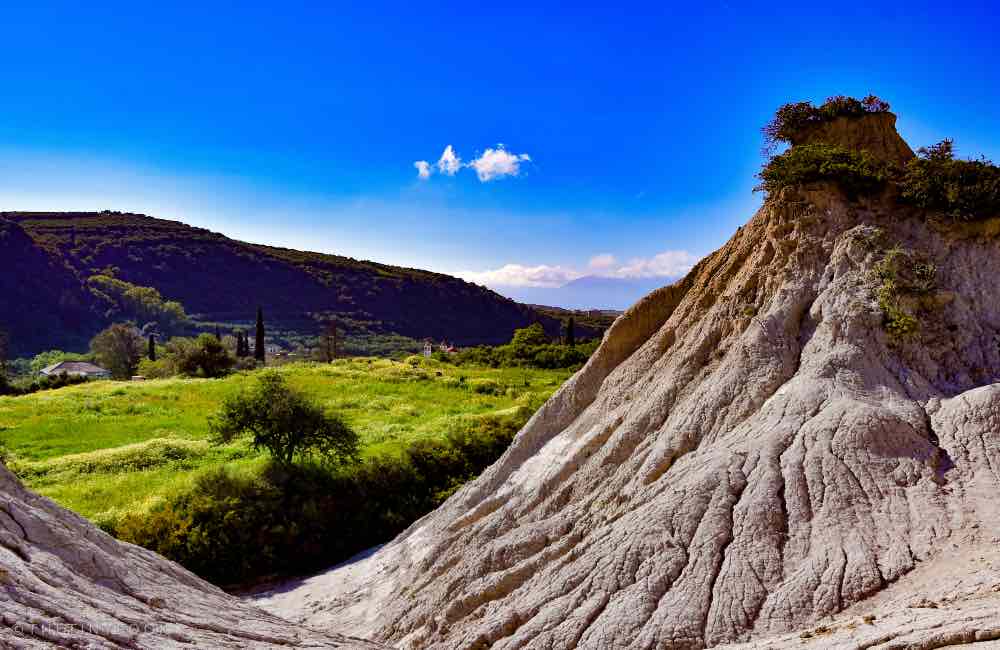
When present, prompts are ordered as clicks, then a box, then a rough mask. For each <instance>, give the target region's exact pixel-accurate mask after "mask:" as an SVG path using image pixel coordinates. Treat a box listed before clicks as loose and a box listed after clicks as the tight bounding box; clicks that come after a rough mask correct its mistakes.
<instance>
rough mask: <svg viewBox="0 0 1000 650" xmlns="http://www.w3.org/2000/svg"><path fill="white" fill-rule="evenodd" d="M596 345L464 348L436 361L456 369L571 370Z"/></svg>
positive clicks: (585, 358) (584, 360) (595, 343)
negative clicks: (459, 367)
mask: <svg viewBox="0 0 1000 650" xmlns="http://www.w3.org/2000/svg"><path fill="white" fill-rule="evenodd" d="M599 343H600V342H599V341H588V342H586V343H578V344H576V345H572V346H570V345H559V344H556V343H545V344H543V345H514V344H512V343H508V344H507V345H497V346H487V345H481V346H478V347H474V348H465V349H464V350H460V351H459V352H458V353H456V354H453V355H449V356H442V357H440V358H441V360H443V361H450V362H452V363H456V364H459V365H463V364H472V365H484V366H489V367H491V368H510V367H516V366H523V367H529V368H545V369H550V370H551V369H555V368H574V367H576V366H581V365H583V364H584V363H586V362H587V359H589V358H590V355H591V354H593V353H594V350H596V349H597V346H598V345H599Z"/></svg>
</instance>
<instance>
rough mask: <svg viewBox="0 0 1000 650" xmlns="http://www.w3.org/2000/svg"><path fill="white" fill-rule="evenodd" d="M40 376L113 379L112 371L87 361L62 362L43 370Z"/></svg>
mask: <svg viewBox="0 0 1000 650" xmlns="http://www.w3.org/2000/svg"><path fill="white" fill-rule="evenodd" d="M39 374H41V375H43V376H45V377H58V376H59V375H67V376H69V377H86V378H88V379H109V378H110V377H111V371H110V370H105V369H104V368H102V367H100V366H95V365H94V364H92V363H88V362H87V361H60V362H59V363H54V364H52V365H51V366H47V367H45V368H42V370H41V372H40V373H39Z"/></svg>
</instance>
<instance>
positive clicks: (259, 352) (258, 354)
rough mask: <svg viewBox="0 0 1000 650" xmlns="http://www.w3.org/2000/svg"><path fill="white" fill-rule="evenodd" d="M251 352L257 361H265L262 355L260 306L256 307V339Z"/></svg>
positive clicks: (262, 338) (262, 323)
mask: <svg viewBox="0 0 1000 650" xmlns="http://www.w3.org/2000/svg"><path fill="white" fill-rule="evenodd" d="M253 352H254V357H255V358H256V359H257V361H259V362H260V363H265V362H266V360H267V358H266V357H265V356H264V310H263V309H262V308H261V307H258V308H257V340H256V341H255V346H254V349H253Z"/></svg>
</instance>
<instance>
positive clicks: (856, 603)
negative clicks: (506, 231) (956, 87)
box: [259, 116, 1000, 649]
mask: <svg viewBox="0 0 1000 650" xmlns="http://www.w3.org/2000/svg"><path fill="white" fill-rule="evenodd" d="M889 117H890V118H891V120H890V119H888V118H887V117H885V116H867V117H864V118H859V119H861V120H862V121H863V123H861V124H860V125H859V124H855V125H850V126H844V127H831V129H832V131H831V132H832V133H835V135H830V136H827V137H829V138H831V140H830V141H831V143H833V144H837V145H840V146H844V147H849V148H852V149H858V148H860V147H861V146H862V145H863V146H864V148H866V149H867V150H868V151H869V153H872V154H873V155H876V156H878V157H881V158H883V159H885V160H898V159H899V158H900V157H904V158H905V156H906V154H907V152H909V156H912V151H911V150H910V149H909V147H908V146H907V145H906V143H905V142H903V141H902V139H901V138H899V136H898V134H896V132H895V130H894V129H893V128H892V124H893V123H894V121H895V117H894V116H889ZM994 225H995V224H994ZM992 228H993V227H992V226H990V225H989V224H984V225H983V226H982V227H965V228H949V227H948V226H940V225H935V223H934V222H933V221H928V220H927V219H925V218H923V217H922V215H918V214H916V213H914V212H912V211H910V210H907V209H904V208H902V207H900V206H899V205H898V203H897V202H896V201H895V200H894V198H893V196H892V195H891V192H887V193H886V194H885V195H883V196H880V197H877V198H874V199H870V200H865V201H861V202H852V201H849V200H848V199H847V198H846V197H845V196H844V195H843V194H842V193H840V192H839V191H838V190H837V188H836V187H835V186H833V185H831V184H826V183H824V184H817V185H814V186H806V187H800V188H786V189H785V190H784V191H782V192H781V193H780V194H776V195H773V196H771V197H769V198H768V200H767V201H765V204H764V205H763V207H762V208H761V209H760V211H759V212H758V213H757V214H756V215H755V216H754V217H753V219H752V220H751V221H750V222H749V223H748V224H747V225H746V226H744V227H742V228H740V229H739V231H738V232H737V233H736V234H735V235H734V237H733V238H732V239H731V240H730V241H729V242H728V243H727V244H726V245H725V246H724V247H723V248H721V249H720V250H718V251H717V252H715V253H714V254H712V255H710V256H709V257H707V258H706V259H705V260H703V261H702V262H701V263H700V264H699V265H698V266H697V267H696V268H694V269H693V270H692V272H691V273H690V274H689V275H688V276H687V277H686V278H685V279H684V280H682V281H681V282H679V283H677V284H675V285H673V286H670V287H665V288H663V289H660V290H658V291H655V292H653V293H652V294H650V295H649V296H647V297H646V298H645V299H643V300H642V301H640V302H639V303H638V304H637V305H635V306H634V307H633V308H632V309H630V310H629V311H628V312H627V313H626V314H625V315H624V316H622V317H621V318H619V319H618V320H617V321H616V322H615V324H614V325H613V326H612V328H611V329H610V330H609V331H608V333H607V334H606V336H605V339H604V342H603V344H602V346H601V347H600V349H599V350H598V351H597V353H596V354H595V355H594V357H593V358H592V359H591V360H590V362H589V363H588V364H587V366H586V367H584V368H583V370H581V371H580V372H579V373H578V374H577V375H576V376H574V377H573V378H572V379H571V380H570V381H569V382H568V383H567V384H566V385H565V386H564V387H563V388H562V389H561V390H560V391H559V392H558V393H557V394H556V395H555V396H553V398H552V399H551V400H550V401H549V402H548V403H547V404H545V405H544V406H543V407H542V409H541V410H540V411H539V412H538V413H537V414H536V415H535V416H534V417H533V418H532V420H531V421H530V422H529V423H528V424H527V425H526V427H525V428H524V429H523V430H522V431H521V432H520V433H519V434H518V436H517V438H516V440H515V442H514V444H513V445H512V446H511V448H510V449H509V450H508V451H507V453H506V454H505V455H504V456H503V458H501V460H500V461H498V462H497V463H496V464H495V465H494V466H493V467H491V468H490V469H489V470H487V472H485V473H484V474H483V475H482V476H481V477H480V478H479V479H478V480H476V481H474V482H472V483H471V484H469V485H467V486H466V487H465V488H463V489H462V490H460V491H459V492H458V493H456V494H455V495H454V496H453V497H452V498H451V499H450V500H449V501H448V502H446V503H445V504H444V505H443V506H442V507H441V508H439V509H438V510H437V511H435V512H434V513H431V514H430V515H428V516H427V517H425V518H424V519H422V520H421V521H419V522H417V523H415V524H414V525H413V526H412V527H411V528H410V529H409V530H407V531H406V532H404V533H403V534H402V535H400V536H399V537H398V538H397V539H396V540H394V541H393V542H392V543H391V544H388V545H387V546H385V547H384V548H382V549H381V550H379V551H378V552H377V553H375V554H374V555H373V556H371V557H369V558H366V559H363V560H360V561H358V562H356V563H354V564H351V565H348V566H346V567H343V568H340V569H338V570H335V571H333V572H331V573H329V574H326V575H322V576H317V577H315V578H313V579H310V580H307V581H305V582H303V583H302V584H301V585H299V586H298V587H297V588H295V589H292V590H286V591H284V592H282V593H276V594H271V595H265V596H263V597H261V598H260V600H259V602H260V604H261V605H263V606H264V607H265V608H268V609H270V610H271V611H274V612H278V613H281V614H282V615H284V616H287V617H291V618H294V619H295V620H300V621H303V622H306V623H308V624H310V625H314V626H318V627H321V628H324V629H329V630H339V631H345V630H351V631H352V633H354V634H359V635H362V636H367V637H371V638H375V639H378V640H381V641H384V642H387V643H391V644H393V645H395V646H397V647H400V648H486V647H489V648H495V649H508V648H509V649H513V648H545V649H558V648H577V647H579V648H601V649H609V648H610V649H613V648H622V649H624V648H650V649H652V648H676V649H684V648H703V647H712V646H717V645H722V644H727V643H733V642H745V643H750V644H752V645H751V646H749V647H760V648H763V647H779V645H780V644H785V645H789V646H792V645H794V646H796V647H799V646H800V645H801V644H803V643H808V644H815V646H816V647H857V648H902V647H906V648H921V649H923V648H938V647H945V646H946V645H949V644H953V643H958V642H966V641H970V640H986V639H991V638H996V636H997V635H998V630H1000V611H998V609H997V608H996V606H995V605H996V604H997V599H996V590H997V589H1000V575H997V574H996V572H993V573H989V572H978V571H974V573H976V574H977V575H978V576H979V577H978V578H977V579H976V580H974V581H972V582H971V583H970V582H969V579H968V576H967V575H966V574H965V573H963V571H952V570H951V569H953V568H954V567H953V566H952V564H953V563H955V562H957V561H959V560H960V559H962V558H965V559H968V561H969V563H967V564H963V565H961V566H963V567H966V568H968V567H970V566H971V567H974V568H975V567H978V565H976V564H975V563H974V562H973V560H972V559H969V558H975V557H979V556H982V557H986V556H987V555H989V552H990V549H992V548H993V547H995V546H996V540H994V538H995V537H997V536H1000V508H998V505H997V504H998V501H1000V500H998V499H997V495H998V494H1000V474H998V470H1000V433H998V431H1000V429H998V422H1000V286H998V283H997V282H996V281H995V278H994V277H993V272H992V271H991V269H995V268H997V266H998V264H1000V241H998V240H997V239H996V238H995V237H994V236H993V235H991V234H990V232H991V230H992ZM917 265H920V267H919V269H918V268H916V266H917ZM896 274H899V275H907V274H910V275H913V274H915V275H918V276H920V277H922V278H923V280H924V285H922V288H921V289H920V291H919V292H918V291H917V290H916V289H913V291H911V292H910V293H907V295H900V296H896V298H898V300H899V301H901V302H903V303H905V304H906V305H908V308H909V309H910V310H911V311H912V313H913V314H914V318H915V319H916V321H917V324H918V326H919V327H918V329H917V331H916V332H912V331H911V332H908V333H907V334H906V336H902V335H900V336H896V335H893V334H890V332H889V331H887V327H886V320H887V318H888V316H887V314H886V313H885V306H884V305H883V304H882V301H881V300H880V296H883V295H884V291H887V290H899V291H902V289H899V286H902V285H901V284H900V283H894V284H891V285H890V284H889V283H888V282H887V280H888V279H895V278H894V276H895V275H896ZM887 286H888V289H886V287H887ZM894 288H895V289H894ZM994 555H995V554H994ZM994 555H990V557H994ZM956 558H957V559H956ZM963 561H964V560H963ZM950 563H952V564H950ZM980 568H982V567H980ZM921 576H922V578H921ZM920 580H923V582H920ZM918 592H920V593H921V597H922V598H925V599H926V600H927V601H928V602H934V603H936V604H937V605H938V606H937V607H936V608H930V607H925V608H920V607H916V608H910V607H909V605H908V604H904V603H909V601H910V600H912V597H914V595H915V594H917V593H918ZM893 594H895V596H894V595H893ZM949 608H954V609H953V610H949ZM958 610H960V611H961V612H963V614H962V615H961V616H956V615H954V614H955V611H958ZM869 611H871V612H876V611H877V612H878V613H877V614H871V615H872V616H873V618H872V619H871V621H870V622H865V619H864V618H863V617H865V616H868V615H869V614H868V613H867V612H869ZM831 617H832V618H831ZM838 617H839V618H838ZM845 617H846V618H845ZM824 621H825V622H824ZM852 626H853V627H852ZM819 627H825V628H826V629H825V630H821V631H820V632H818V633H817V632H816V630H817V628H819ZM803 628H805V630H804V631H802V630H803ZM796 630H798V632H795V633H793V634H792V635H791V636H783V635H788V634H789V633H791V632H793V631H796ZM805 634H808V635H809V636H803V635H805Z"/></svg>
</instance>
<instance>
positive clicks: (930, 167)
mask: <svg viewBox="0 0 1000 650" xmlns="http://www.w3.org/2000/svg"><path fill="white" fill-rule="evenodd" d="M917 154H918V155H917V158H915V159H914V160H911V161H910V162H909V163H908V164H907V166H906V171H905V173H904V174H903V178H902V180H901V181H900V194H901V196H902V198H903V200H904V201H907V202H909V203H911V204H913V205H916V206H917V207H920V208H923V209H925V210H931V211H934V212H940V213H943V214H945V215H947V216H949V217H951V218H953V219H958V220H962V221H975V220H980V219H988V218H991V217H996V216H1000V167H997V166H996V165H994V164H993V163H992V162H991V161H989V160H986V159H985V158H983V159H980V160H956V159H955V155H954V143H953V142H952V141H951V140H943V141H941V142H939V143H938V144H936V145H933V146H930V147H921V148H920V149H918V150H917Z"/></svg>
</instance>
